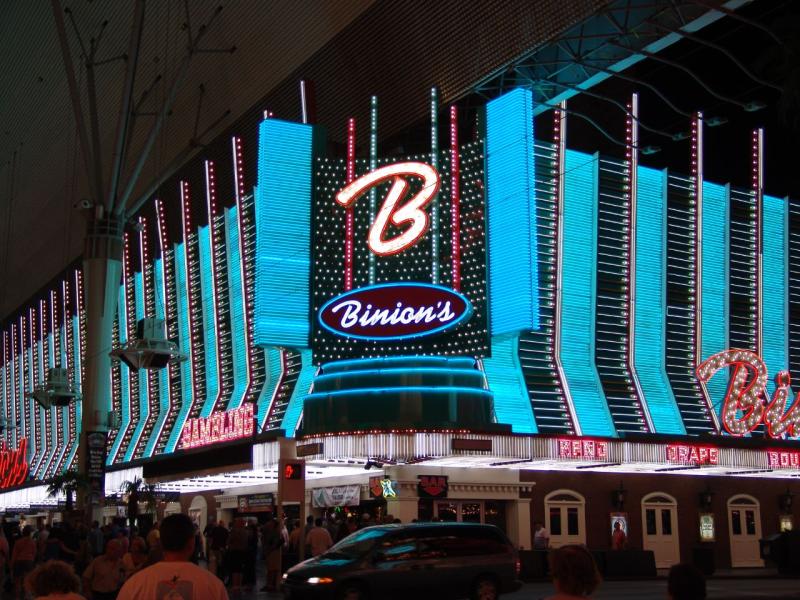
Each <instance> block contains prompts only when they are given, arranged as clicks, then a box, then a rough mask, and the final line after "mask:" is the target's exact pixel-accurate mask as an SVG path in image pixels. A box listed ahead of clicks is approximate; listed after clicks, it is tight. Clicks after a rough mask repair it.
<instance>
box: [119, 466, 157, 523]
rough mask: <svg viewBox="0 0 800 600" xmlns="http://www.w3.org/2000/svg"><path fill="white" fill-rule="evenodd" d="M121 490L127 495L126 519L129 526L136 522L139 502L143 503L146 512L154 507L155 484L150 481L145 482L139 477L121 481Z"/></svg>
mask: <svg viewBox="0 0 800 600" xmlns="http://www.w3.org/2000/svg"><path fill="white" fill-rule="evenodd" d="M122 492H123V493H124V494H126V495H127V496H128V521H129V523H130V526H131V527H133V526H134V525H135V524H136V517H138V516H139V503H140V502H144V503H145V505H146V507H147V512H150V511H152V510H153V509H155V506H156V486H155V485H153V484H152V483H145V482H144V480H143V479H142V478H141V477H135V478H134V479H132V480H131V481H125V482H123V483H122Z"/></svg>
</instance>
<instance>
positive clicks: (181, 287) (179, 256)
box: [164, 243, 194, 453]
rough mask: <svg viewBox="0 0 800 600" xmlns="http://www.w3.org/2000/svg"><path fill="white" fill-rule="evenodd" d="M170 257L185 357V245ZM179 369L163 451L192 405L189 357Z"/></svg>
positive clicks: (170, 448)
mask: <svg viewBox="0 0 800 600" xmlns="http://www.w3.org/2000/svg"><path fill="white" fill-rule="evenodd" d="M173 248H174V249H173V252H172V257H173V261H174V266H175V299H176V304H177V307H178V310H177V314H176V315H175V317H176V318H177V319H178V347H179V348H180V351H181V353H182V354H184V355H186V356H187V357H189V356H191V353H192V338H191V332H190V331H189V297H188V296H187V292H186V289H187V279H186V267H185V265H186V245H185V244H183V243H180V244H175V246H174V247H173ZM180 370H181V397H180V398H173V399H172V401H173V402H180V404H181V408H180V410H179V411H178V416H177V418H176V419H175V423H174V425H173V426H172V431H170V433H169V439H168V440H167V445H166V446H165V447H164V452H165V453H170V452H174V451H175V447H176V446H177V445H178V440H179V439H180V437H181V432H182V431H183V426H184V424H185V423H186V418H187V417H188V415H189V409H190V408H191V406H192V398H193V396H194V384H193V383H192V363H191V360H190V359H188V358H187V359H186V360H184V361H182V362H181V363H180Z"/></svg>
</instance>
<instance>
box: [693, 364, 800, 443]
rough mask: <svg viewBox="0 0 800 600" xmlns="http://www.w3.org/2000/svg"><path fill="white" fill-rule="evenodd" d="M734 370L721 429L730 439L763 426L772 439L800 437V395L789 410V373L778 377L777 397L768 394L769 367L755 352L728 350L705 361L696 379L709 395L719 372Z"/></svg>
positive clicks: (775, 394) (724, 405) (784, 372)
mask: <svg viewBox="0 0 800 600" xmlns="http://www.w3.org/2000/svg"><path fill="white" fill-rule="evenodd" d="M727 367H731V368H733V373H732V374H731V376H730V383H729V384H728V390H727V392H726V394H725V401H724V403H723V406H722V415H721V417H722V425H723V427H725V430H726V431H727V432H728V433H730V434H731V435H736V436H741V435H746V434H748V433H750V432H751V431H753V430H754V429H755V428H756V427H758V426H759V425H761V424H762V423H763V424H764V425H765V429H766V431H767V434H768V435H769V436H770V437H773V438H782V437H784V436H787V435H788V436H791V437H794V436H796V435H798V434H800V427H798V424H800V394H798V395H797V397H796V398H795V400H794V402H792V404H791V406H790V407H789V408H788V410H787V408H786V404H787V401H788V398H789V393H790V389H791V388H790V387H789V386H790V384H791V376H790V375H789V371H779V372H778V374H777V375H776V376H775V393H774V394H773V395H772V398H770V397H769V392H768V391H767V376H768V373H767V365H766V364H764V361H763V360H762V359H761V357H760V356H758V355H757V354H756V353H755V352H751V351H749V350H737V349H732V350H725V351H724V352H718V353H717V354H714V355H713V356H710V357H709V358H707V359H706V360H704V361H703V362H702V363H700V365H699V366H698V367H697V378H698V379H699V380H700V384H701V385H702V386H703V389H704V390H705V391H706V393H707V392H708V390H707V388H706V383H707V382H708V380H709V379H711V377H713V376H714V374H715V373H717V371H720V370H721V369H725V368H727Z"/></svg>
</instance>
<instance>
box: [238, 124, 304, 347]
mask: <svg viewBox="0 0 800 600" xmlns="http://www.w3.org/2000/svg"><path fill="white" fill-rule="evenodd" d="M313 147H314V129H313V127H312V126H310V125H302V124H299V123H289V122H287V121H281V120H278V119H266V120H264V121H262V122H261V125H260V126H259V139H258V186H257V187H256V192H255V195H256V202H255V220H256V286H255V311H254V323H253V325H254V338H255V339H254V342H255V344H256V345H257V346H270V345H273V346H278V345H280V346H286V347H295V348H307V347H308V345H309V336H310V319H309V314H310V307H309V302H310V299H311V290H310V281H309V279H310V272H311V231H312V224H311V203H312V193H313V189H312V184H313V158H314V152H313Z"/></svg>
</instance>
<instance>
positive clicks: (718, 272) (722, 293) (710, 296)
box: [700, 182, 730, 410]
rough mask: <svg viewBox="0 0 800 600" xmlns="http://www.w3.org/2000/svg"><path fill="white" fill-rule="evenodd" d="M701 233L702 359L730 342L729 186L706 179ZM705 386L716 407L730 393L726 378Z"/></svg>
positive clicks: (710, 382) (714, 379)
mask: <svg viewBox="0 0 800 600" xmlns="http://www.w3.org/2000/svg"><path fill="white" fill-rule="evenodd" d="M702 234H703V243H702V250H703V263H702V272H701V273H702V290H701V293H700V307H701V312H700V319H701V321H700V323H701V327H702V334H701V342H700V350H701V354H702V358H703V359H706V358H708V357H709V356H711V355H712V354H716V353H717V352H722V351H723V350H727V349H728V345H729V342H728V339H729V336H728V333H729V332H728V324H729V323H730V293H729V291H730V287H729V269H730V262H729V261H728V256H729V246H730V193H729V189H728V188H727V187H726V186H723V185H717V184H715V183H708V182H703V231H702ZM706 387H707V389H708V395H709V399H710V401H711V403H712V404H713V405H714V407H715V408H716V407H719V406H721V403H722V401H723V400H724V399H725V394H726V393H727V388H728V382H727V378H725V377H722V376H719V377H712V378H711V380H710V381H709V382H708V383H707V384H706ZM717 410H718V408H717Z"/></svg>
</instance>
